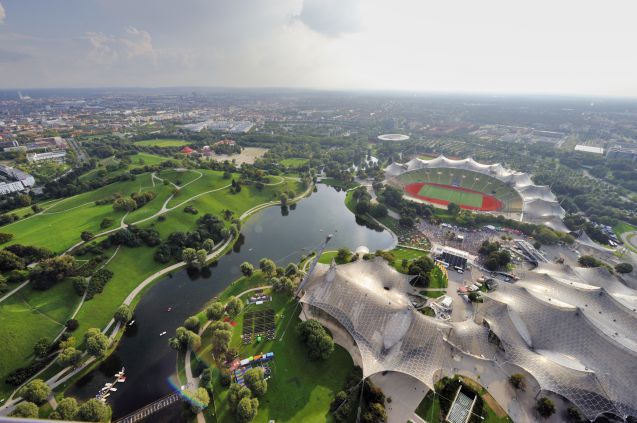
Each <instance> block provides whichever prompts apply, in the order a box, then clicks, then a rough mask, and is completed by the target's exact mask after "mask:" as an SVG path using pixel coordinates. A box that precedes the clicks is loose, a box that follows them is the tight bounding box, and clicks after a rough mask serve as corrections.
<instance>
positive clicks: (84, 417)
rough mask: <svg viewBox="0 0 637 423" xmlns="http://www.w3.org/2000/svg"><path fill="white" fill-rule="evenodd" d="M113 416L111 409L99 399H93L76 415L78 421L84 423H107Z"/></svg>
mask: <svg viewBox="0 0 637 423" xmlns="http://www.w3.org/2000/svg"><path fill="white" fill-rule="evenodd" d="M110 416H111V408H110V407H109V406H108V405H106V404H104V403H103V402H102V401H100V400H98V399H97V398H91V399H90V400H88V401H86V402H85V403H84V404H82V405H81V406H80V408H79V409H78V410H77V414H76V415H75V419H76V420H80V421H83V422H107V421H108V420H109V418H110Z"/></svg>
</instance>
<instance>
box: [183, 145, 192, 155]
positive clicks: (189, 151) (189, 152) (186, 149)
mask: <svg viewBox="0 0 637 423" xmlns="http://www.w3.org/2000/svg"><path fill="white" fill-rule="evenodd" d="M193 151H195V150H193V149H192V148H190V147H188V146H185V147H184V148H182V149H181V152H182V153H184V154H186V155H190V154H192V153H193Z"/></svg>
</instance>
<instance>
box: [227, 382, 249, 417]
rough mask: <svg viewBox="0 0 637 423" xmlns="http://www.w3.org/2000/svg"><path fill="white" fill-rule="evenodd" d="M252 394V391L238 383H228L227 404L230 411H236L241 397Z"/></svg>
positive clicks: (247, 396)
mask: <svg viewBox="0 0 637 423" xmlns="http://www.w3.org/2000/svg"><path fill="white" fill-rule="evenodd" d="M251 396H252V392H250V389H248V388H246V387H245V386H241V385H239V384H238V383H233V384H231V385H230V388H228V397H227V398H228V399H227V401H228V406H229V407H230V410H232V411H236V410H237V405H239V402H240V401H241V400H242V399H243V398H250V397H251Z"/></svg>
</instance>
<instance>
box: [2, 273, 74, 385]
mask: <svg viewBox="0 0 637 423" xmlns="http://www.w3.org/2000/svg"><path fill="white" fill-rule="evenodd" d="M79 301H80V297H79V296H78V295H77V294H76V293H75V291H74V289H73V286H72V284H71V282H69V281H67V280H65V281H61V282H59V283H57V284H56V285H54V286H53V287H52V288H50V289H49V290H47V291H36V290H33V289H31V288H30V287H29V286H26V287H25V288H23V289H22V290H20V291H18V292H17V293H15V294H14V295H13V296H11V297H10V298H8V299H6V300H5V301H3V302H2V303H0V315H2V324H1V325H0V343H1V344H2V348H0V398H6V397H7V396H8V394H9V393H10V392H11V391H12V390H13V389H15V387H12V386H10V385H6V384H5V383H4V380H5V378H6V376H7V374H9V373H10V372H11V371H13V370H14V369H16V368H18V367H21V366H25V365H27V364H28V363H29V362H30V361H31V359H32V358H33V345H34V344H35V343H36V342H37V341H38V340H39V339H40V338H43V337H46V338H48V339H49V340H50V341H52V340H53V338H55V337H56V336H57V334H58V333H59V332H60V331H61V330H62V329H63V325H64V323H65V322H66V321H67V320H68V319H69V317H70V316H71V314H72V313H73V311H74V309H75V307H76V306H77V304H78V303H79Z"/></svg>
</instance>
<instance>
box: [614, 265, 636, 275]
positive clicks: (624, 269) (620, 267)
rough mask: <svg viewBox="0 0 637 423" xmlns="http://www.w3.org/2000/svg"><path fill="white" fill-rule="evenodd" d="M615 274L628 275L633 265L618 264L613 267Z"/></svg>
mask: <svg viewBox="0 0 637 423" xmlns="http://www.w3.org/2000/svg"><path fill="white" fill-rule="evenodd" d="M615 271H616V272H617V273H630V272H632V271H633V265H632V264H630V263H619V264H616V265H615Z"/></svg>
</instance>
